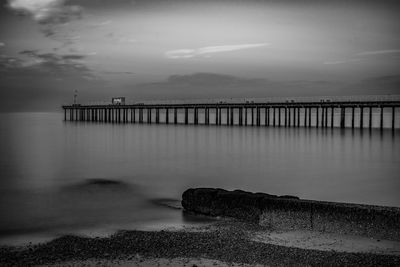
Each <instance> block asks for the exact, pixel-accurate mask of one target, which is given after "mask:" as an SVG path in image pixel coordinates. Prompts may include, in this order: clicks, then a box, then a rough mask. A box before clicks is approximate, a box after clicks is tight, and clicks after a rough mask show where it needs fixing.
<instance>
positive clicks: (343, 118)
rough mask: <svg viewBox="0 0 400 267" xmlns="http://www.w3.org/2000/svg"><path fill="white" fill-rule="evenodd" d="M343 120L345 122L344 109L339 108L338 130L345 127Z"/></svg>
mask: <svg viewBox="0 0 400 267" xmlns="http://www.w3.org/2000/svg"><path fill="white" fill-rule="evenodd" d="M345 120H346V108H345V107H341V108H340V128H344V127H345Z"/></svg>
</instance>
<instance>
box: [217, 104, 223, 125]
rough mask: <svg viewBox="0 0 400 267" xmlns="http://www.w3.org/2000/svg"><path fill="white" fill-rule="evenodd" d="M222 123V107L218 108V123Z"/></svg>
mask: <svg viewBox="0 0 400 267" xmlns="http://www.w3.org/2000/svg"><path fill="white" fill-rule="evenodd" d="M221 124H222V108H218V125H221Z"/></svg>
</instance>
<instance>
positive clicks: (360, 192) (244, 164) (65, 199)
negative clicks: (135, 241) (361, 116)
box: [0, 111, 400, 245]
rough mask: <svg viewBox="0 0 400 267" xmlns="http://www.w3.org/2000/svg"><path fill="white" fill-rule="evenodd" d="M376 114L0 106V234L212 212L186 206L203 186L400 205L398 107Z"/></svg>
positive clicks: (44, 236) (114, 227)
mask: <svg viewBox="0 0 400 267" xmlns="http://www.w3.org/2000/svg"><path fill="white" fill-rule="evenodd" d="M179 116H180V118H181V119H182V116H183V115H182V114H180V115H179ZM213 116H214V115H213V114H211V117H210V119H211V121H213V119H214V117H213ZM366 116H368V115H366ZM379 116H380V115H379V112H378V111H376V113H374V114H373V121H374V127H373V128H372V129H368V128H365V129H358V128H355V129H351V128H346V129H339V128H305V127H296V128H295V127H288V128H286V127H271V126H269V127H268V126H259V127H257V126H247V127H240V126H225V125H222V126H215V125H208V126H207V125H183V124H178V125H174V124H168V125H167V124H163V123H161V124H154V123H153V124H132V123H126V124H118V123H101V122H73V121H72V122H71V121H64V120H63V113H61V112H54V113H22V112H20V113H0V245H19V244H26V243H29V242H42V241H45V240H48V239H52V238H55V237H58V236H62V235H66V234H78V235H88V236H105V235H110V234H113V233H115V231H118V230H131V229H145V230H151V229H160V227H169V226H171V227H185V226H187V225H196V224H201V223H204V222H208V221H209V220H210V219H209V218H201V217H194V216H192V215H189V214H186V213H184V212H183V211H182V209H181V207H180V201H181V195H182V193H183V192H184V191H185V190H186V189H188V188H195V187H214V188H224V189H228V190H234V189H241V190H246V191H252V192H264V193H269V194H276V195H295V196H299V197H300V198H303V199H313V200H323V201H335V202H346V203H361V204H370V205H384V206H393V207H400V194H399V192H400V130H399V128H400V127H399V126H400V122H399V121H400V114H398V112H397V114H396V116H397V118H396V129H395V130H392V129H390V125H391V113H385V114H384V127H385V128H384V129H383V130H380V129H379V128H376V126H378V125H379V123H378V121H379ZM356 119H357V118H356ZM161 120H162V119H161ZM223 121H224V119H223ZM365 121H368V120H367V117H366V118H365ZM348 123H350V119H349V118H347V124H348ZM367 127H368V126H367Z"/></svg>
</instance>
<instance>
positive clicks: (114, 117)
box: [62, 97, 400, 129]
mask: <svg viewBox="0 0 400 267" xmlns="http://www.w3.org/2000/svg"><path fill="white" fill-rule="evenodd" d="M296 100H297V101H296ZM296 100H294V99H291V98H289V99H288V98H286V100H285V101H284V102H272V101H271V102H258V101H257V102H256V101H252V100H246V101H244V102H227V101H218V102H214V103H211V102H208V103H197V102H192V103H134V104H125V105H112V104H89V105H81V104H74V105H64V106H62V108H63V109H64V120H66V121H67V120H68V121H90V122H106V123H149V124H151V123H156V124H159V123H166V124H170V123H173V124H194V125H198V124H203V125H239V126H273V127H281V126H285V127H323V128H327V127H332V128H333V127H340V128H345V127H351V128H355V127H357V128H365V127H369V128H372V127H373V122H372V120H373V113H374V110H375V113H376V109H377V110H378V112H379V124H378V127H379V128H381V129H383V127H384V117H385V118H386V119H387V114H388V113H389V112H390V115H391V118H390V120H391V125H390V126H391V128H392V129H395V128H396V108H398V107H400V98H399V99H396V98H395V97H389V98H387V99H379V100H372V99H370V100H365V99H364V100H360V99H346V101H338V100H336V99H332V98H330V99H320V101H301V102H299V101H298V99H296ZM384 113H385V114H386V116H384ZM178 114H180V115H179V116H178ZM349 116H350V117H349ZM374 117H375V116H374ZM349 119H350V120H351V123H349V121H348V120H349ZM356 119H357V120H356ZM375 120H376V119H375Z"/></svg>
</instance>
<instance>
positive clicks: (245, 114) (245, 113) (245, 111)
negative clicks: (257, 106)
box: [244, 108, 248, 126]
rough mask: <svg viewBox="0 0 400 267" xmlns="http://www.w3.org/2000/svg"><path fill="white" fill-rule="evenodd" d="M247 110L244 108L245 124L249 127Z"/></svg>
mask: <svg viewBox="0 0 400 267" xmlns="http://www.w3.org/2000/svg"><path fill="white" fill-rule="evenodd" d="M247 113H248V111H247V108H244V124H245V125H246V126H247Z"/></svg>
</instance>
